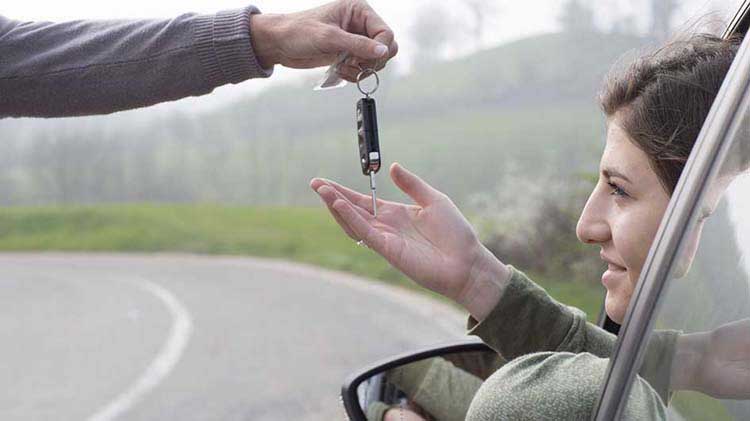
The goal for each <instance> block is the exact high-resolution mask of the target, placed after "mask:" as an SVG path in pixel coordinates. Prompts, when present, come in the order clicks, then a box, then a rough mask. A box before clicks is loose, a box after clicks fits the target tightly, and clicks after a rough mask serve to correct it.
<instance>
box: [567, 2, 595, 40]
mask: <svg viewBox="0 0 750 421" xmlns="http://www.w3.org/2000/svg"><path fill="white" fill-rule="evenodd" d="M559 22H560V26H562V30H563V32H569V33H585V32H595V31H596V30H597V28H596V25H595V24H594V12H593V10H591V6H589V5H588V4H587V3H586V2H584V1H583V0H567V1H566V2H565V4H564V5H563V7H562V12H561V13H560V18H559Z"/></svg>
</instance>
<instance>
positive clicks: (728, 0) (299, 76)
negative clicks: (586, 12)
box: [0, 0, 741, 108]
mask: <svg viewBox="0 0 750 421" xmlns="http://www.w3.org/2000/svg"><path fill="white" fill-rule="evenodd" d="M583 1H588V2H589V4H594V5H595V6H596V8H597V10H596V17H597V20H598V22H599V23H600V24H601V25H602V26H604V27H606V26H607V25H609V21H610V20H611V17H612V16H615V15H617V16H621V15H628V14H630V15H633V16H634V17H636V19H637V20H638V21H639V22H638V25H639V27H640V28H639V29H641V30H645V28H646V25H647V17H646V15H647V13H646V12H647V11H648V1H649V0H628V1H625V0H583ZM487 2H490V3H493V6H494V7H493V9H494V10H495V13H494V18H493V19H492V20H491V21H490V22H489V25H488V28H487V30H486V31H485V34H484V37H483V39H482V42H481V44H480V45H479V46H476V45H475V44H474V43H470V42H468V41H469V40H468V39H466V36H465V35H463V33H464V31H462V30H461V28H460V25H461V23H460V22H461V21H466V22H470V15H469V14H468V13H467V9H466V8H465V7H463V6H462V0H451V1H448V0H370V1H369V3H370V4H371V5H372V6H373V8H374V9H375V10H376V11H377V12H378V13H379V14H380V15H381V16H382V17H383V18H384V19H385V20H386V22H388V24H389V25H390V26H391V28H392V29H393V30H394V32H395V34H396V39H397V40H398V42H399V46H400V50H399V51H400V52H399V55H398V56H397V57H396V59H395V60H394V61H392V63H391V64H390V65H392V66H395V67H396V68H397V69H398V70H400V71H408V70H409V68H410V59H411V58H412V57H413V51H414V49H415V46H414V45H413V43H412V42H411V40H410V39H409V38H410V37H409V31H410V29H411V26H412V24H413V22H414V19H415V16H416V14H417V13H418V12H419V10H420V9H421V8H424V7H430V6H431V5H434V4H441V5H442V6H443V7H444V8H446V9H447V10H449V11H450V14H451V15H452V16H453V17H454V18H456V19H458V21H459V23H458V25H459V26H458V27H457V28H456V29H457V30H456V34H455V35H454V37H455V40H454V42H453V43H452V44H453V47H452V48H450V49H448V50H446V52H445V56H446V58H451V57H456V56H459V55H464V54H468V53H470V52H472V51H474V50H475V49H476V48H477V47H479V48H489V47H492V46H495V45H499V44H502V43H503V42H507V41H509V40H513V39H518V38H522V37H525V36H529V35H533V34H536V33H542V32H550V31H554V30H555V29H557V25H558V24H557V18H558V16H559V14H560V6H561V4H563V2H562V1H560V0H524V1H521V2H519V1H513V0H495V1H492V0H487ZM740 2H741V1H740V0H685V1H682V2H680V3H681V4H682V7H681V10H680V12H679V16H677V17H676V19H675V20H676V21H678V22H682V21H685V20H688V19H690V18H691V17H694V16H700V15H702V14H705V13H706V12H707V11H709V10H713V9H717V8H723V9H724V10H728V9H735V8H736V7H737V6H736V4H739V3H740ZM4 3H6V4H3V6H2V8H0V13H2V14H3V15H4V16H6V17H9V18H13V19H18V20H50V21H64V20H74V19H106V18H152V17H153V18H169V17H174V16H176V15H179V14H181V13H186V12H195V13H215V12H216V11H219V10H223V9H232V8H240V7H244V6H246V5H248V3H247V2H246V1H241V0H126V1H101V0H65V1H50V0H25V1H18V0H7V1H6V2H4ZM325 3H327V1H323V0H254V1H253V3H251V4H254V5H255V6H257V7H258V8H260V10H261V11H263V12H264V13H290V12H295V11H299V10H305V9H308V8H313V7H316V6H319V5H322V4H325ZM422 10H423V9H422ZM455 25H456V24H454V26H455ZM464 40H465V42H464ZM324 71H325V69H316V70H308V71H300V70H290V69H285V68H282V67H281V66H276V69H275V70H274V75H273V77H272V78H271V79H269V80H265V81H263V83H257V82H255V83H253V82H250V83H242V84H239V85H233V86H228V87H222V88H218V89H217V90H216V91H214V93H213V94H212V95H208V96H206V97H202V98H201V99H192V98H191V99H188V100H187V101H179V103H180V104H182V105H180V106H178V107H183V106H187V107H190V108H193V107H199V108H200V107H208V108H211V107H213V106H216V105H220V104H223V103H225V102H226V101H227V100H228V99H233V98H236V97H239V96H245V95H248V94H253V93H257V92H259V91H261V90H263V89H267V88H269V87H272V86H275V85H277V84H280V83H290V81H291V82H294V81H300V83H301V81H303V80H304V81H305V82H304V83H311V82H310V81H309V80H310V79H311V78H312V79H317V78H318V77H319V76H322V75H323V73H324ZM312 87H313V83H311V86H310V89H312ZM171 106H172V105H169V104H168V105H165V107H171Z"/></svg>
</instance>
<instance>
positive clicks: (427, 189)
mask: <svg viewBox="0 0 750 421" xmlns="http://www.w3.org/2000/svg"><path fill="white" fill-rule="evenodd" d="M391 179H393V182H394V183H396V186H398V188H399V189H401V190H402V191H403V192H404V193H406V194H408V195H409V197H411V198H412V199H414V202H416V203H417V204H418V205H419V206H422V207H427V206H429V205H430V204H432V203H434V202H436V201H438V200H442V199H444V198H445V195H444V194H443V193H441V192H440V191H438V190H436V189H435V188H433V187H432V186H430V185H429V184H427V183H425V182H424V181H423V180H422V179H421V178H419V177H417V175H415V174H413V173H411V172H410V171H408V170H407V169H406V168H404V167H402V166H401V165H399V164H398V163H394V164H393V165H391Z"/></svg>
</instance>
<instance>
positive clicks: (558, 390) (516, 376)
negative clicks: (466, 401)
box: [466, 352, 666, 421]
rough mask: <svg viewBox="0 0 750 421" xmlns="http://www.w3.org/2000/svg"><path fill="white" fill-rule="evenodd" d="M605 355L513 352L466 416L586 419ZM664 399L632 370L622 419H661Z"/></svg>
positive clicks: (470, 420) (479, 419) (474, 419)
mask: <svg viewBox="0 0 750 421" xmlns="http://www.w3.org/2000/svg"><path fill="white" fill-rule="evenodd" d="M608 363H609V360H608V359H606V358H599V357H597V356H594V355H592V354H589V353H580V354H572V353H568V352H541V353H537V354H530V355H527V356H524V357H520V358H517V359H515V360H513V361H511V362H510V363H508V364H507V365H505V366H504V367H503V368H501V369H500V370H498V371H497V372H495V374H493V375H492V376H490V378H488V379H487V381H485V382H484V384H483V385H482V387H480V388H479V390H478V391H477V394H476V395H475V396H474V400H473V401H472V403H471V406H470V407H469V412H468V415H467V417H466V420H467V421H490V420H518V421H523V420H535V421H536V420H589V419H591V415H592V412H593V409H594V405H595V404H596V400H597V398H598V397H599V389H600V388H601V385H602V382H603V381H604V376H605V373H606V370H607V364H608ZM665 412H666V408H665V405H664V402H663V401H662V400H661V398H660V397H659V395H658V394H657V393H656V391H654V389H653V388H652V387H651V386H650V385H649V384H648V383H647V382H646V381H645V380H643V378H641V377H640V376H636V378H635V382H634V383H633V386H632V388H631V390H630V396H629V398H628V402H627V404H626V406H625V412H624V414H623V419H627V420H665V419H666V413H665Z"/></svg>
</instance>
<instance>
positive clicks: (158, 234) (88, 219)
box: [0, 204, 602, 319]
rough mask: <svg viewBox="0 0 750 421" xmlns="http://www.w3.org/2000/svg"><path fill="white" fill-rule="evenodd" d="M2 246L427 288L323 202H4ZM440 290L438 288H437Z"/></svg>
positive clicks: (589, 305)
mask: <svg viewBox="0 0 750 421" xmlns="http://www.w3.org/2000/svg"><path fill="white" fill-rule="evenodd" d="M0 250H1V251H52V250H55V251H117V252H161V251H164V252H166V251H172V252H176V251H179V252H190V253H204V254H229V255H252V256H260V257H272V258H282V259H288V260H292V261H297V262H303V263H309V264H313V265H317V266H321V267H325V268H330V269H334V270H341V271H346V272H351V273H354V274H357V275H361V276H366V277H370V278H375V279H379V280H381V281H384V282H387V283H390V284H394V285H398V286H402V287H406V288H410V289H415V290H419V291H423V292H426V290H424V289H423V288H421V287H418V286H416V285H415V284H414V283H413V282H412V281H410V280H409V279H407V278H406V277H405V276H404V275H402V274H401V273H400V272H398V271H397V270H395V269H394V268H392V267H391V266H390V265H389V264H388V263H387V262H385V260H383V259H382V258H381V257H380V256H378V255H376V254H375V253H373V252H372V251H369V250H367V249H364V248H361V247H356V246H355V245H354V243H353V242H352V240H350V239H349V238H348V237H347V236H346V235H345V234H343V232H342V231H341V230H340V229H339V227H338V226H337V225H336V224H335V222H334V221H333V219H332V218H331V217H330V216H329V215H328V213H327V211H326V210H325V209H322V208H289V207H240V206H234V207H230V206H218V205H156V204H134V205H97V206H66V207H9V208H0ZM534 279H535V280H537V281H538V282H539V283H540V284H541V285H542V286H544V287H545V288H547V290H548V291H549V292H550V293H551V294H552V295H553V296H554V297H555V298H557V299H558V300H560V301H562V302H564V303H566V304H569V305H575V306H577V307H579V308H581V309H582V310H584V311H586V312H587V314H588V315H589V318H590V319H594V318H595V317H596V315H597V314H598V310H599V306H600V304H601V299H602V295H601V291H600V290H599V289H598V288H597V287H595V286H592V285H590V284H583V283H577V282H560V281H555V280H548V279H538V278H534ZM430 295H432V296H435V294H430Z"/></svg>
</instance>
